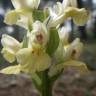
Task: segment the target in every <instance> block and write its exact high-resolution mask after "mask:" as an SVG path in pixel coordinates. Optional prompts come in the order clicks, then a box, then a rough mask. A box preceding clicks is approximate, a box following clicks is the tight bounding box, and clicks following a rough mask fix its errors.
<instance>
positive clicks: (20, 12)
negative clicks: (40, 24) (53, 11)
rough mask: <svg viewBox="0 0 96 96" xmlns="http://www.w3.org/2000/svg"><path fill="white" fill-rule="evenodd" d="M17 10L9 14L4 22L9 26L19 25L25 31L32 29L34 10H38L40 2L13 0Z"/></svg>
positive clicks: (34, 0) (36, 0)
mask: <svg viewBox="0 0 96 96" xmlns="http://www.w3.org/2000/svg"><path fill="white" fill-rule="evenodd" d="M11 1H12V4H13V6H14V8H15V10H12V11H10V12H8V13H7V14H6V16H5V19H4V22H5V23H6V24H9V25H13V24H16V25H19V26H21V27H24V28H25V29H30V28H29V27H30V26H31V27H32V23H33V18H32V10H33V9H37V8H38V6H39V4H40V0H11Z"/></svg>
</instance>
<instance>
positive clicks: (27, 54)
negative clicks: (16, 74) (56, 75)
mask: <svg viewBox="0 0 96 96" xmlns="http://www.w3.org/2000/svg"><path fill="white" fill-rule="evenodd" d="M16 57H17V61H18V63H19V64H21V71H23V72H25V73H29V74H32V73H34V72H39V71H44V70H46V69H48V68H49V66H50V64H51V58H50V57H49V56H48V54H47V53H45V52H44V50H42V49H40V46H39V45H38V46H37V45H34V47H33V48H23V49H21V50H20V51H19V52H18V53H17V56H16Z"/></svg>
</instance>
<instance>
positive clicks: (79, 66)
mask: <svg viewBox="0 0 96 96" xmlns="http://www.w3.org/2000/svg"><path fill="white" fill-rule="evenodd" d="M70 68H71V69H73V70H75V71H76V72H80V74H86V73H88V72H89V70H88V68H87V66H86V64H85V63H83V62H81V61H77V60H69V61H66V62H64V63H61V64H56V65H53V66H51V68H50V70H49V72H48V75H49V76H50V77H53V76H55V75H57V74H58V73H60V72H62V71H63V70H68V69H70Z"/></svg>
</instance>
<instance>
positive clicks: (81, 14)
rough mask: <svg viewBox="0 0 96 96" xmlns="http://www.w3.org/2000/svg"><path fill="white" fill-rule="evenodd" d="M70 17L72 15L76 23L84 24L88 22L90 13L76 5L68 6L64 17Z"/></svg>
mask: <svg viewBox="0 0 96 96" xmlns="http://www.w3.org/2000/svg"><path fill="white" fill-rule="evenodd" d="M69 17H72V19H73V22H74V23H75V24H76V25H79V26H83V25H84V24H85V23H86V22H87V20H88V18H89V15H88V12H87V11H86V10H85V9H84V8H81V9H78V8H74V7H68V8H67V9H66V10H65V15H64V18H69Z"/></svg>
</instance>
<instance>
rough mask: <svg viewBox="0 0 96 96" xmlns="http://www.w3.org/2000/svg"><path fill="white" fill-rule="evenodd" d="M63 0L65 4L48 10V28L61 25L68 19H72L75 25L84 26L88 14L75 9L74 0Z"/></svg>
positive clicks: (58, 3)
mask: <svg viewBox="0 0 96 96" xmlns="http://www.w3.org/2000/svg"><path fill="white" fill-rule="evenodd" d="M73 1H74V2H73V3H72V1H71V0H65V2H63V3H60V2H57V4H56V5H55V6H54V7H53V8H49V13H50V17H51V18H50V20H49V22H48V26H49V27H56V26H57V25H59V24H61V23H63V22H64V21H65V20H67V19H68V18H70V17H71V18H72V19H73V21H74V23H75V24H77V25H80V26H81V25H84V24H85V23H86V21H87V20H88V17H89V16H88V12H87V11H86V10H85V9H84V8H81V9H78V8H76V0H73ZM83 19H84V20H83Z"/></svg>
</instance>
